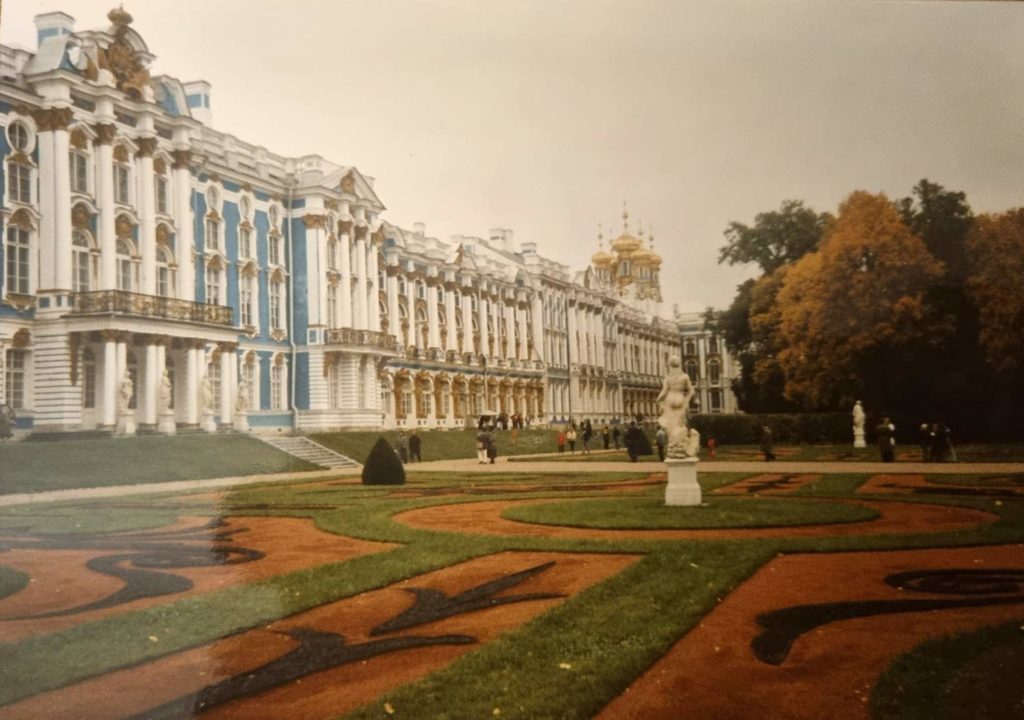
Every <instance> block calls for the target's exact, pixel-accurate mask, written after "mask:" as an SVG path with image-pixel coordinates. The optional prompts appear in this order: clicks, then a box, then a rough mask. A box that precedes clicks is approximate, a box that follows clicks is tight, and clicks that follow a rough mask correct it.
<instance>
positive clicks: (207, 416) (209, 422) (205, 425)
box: [199, 412, 217, 433]
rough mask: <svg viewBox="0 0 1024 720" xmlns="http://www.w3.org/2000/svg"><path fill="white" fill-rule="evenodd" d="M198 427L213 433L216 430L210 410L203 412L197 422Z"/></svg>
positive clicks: (215, 422) (215, 423)
mask: <svg viewBox="0 0 1024 720" xmlns="http://www.w3.org/2000/svg"><path fill="white" fill-rule="evenodd" d="M199 428H200V429H201V430H202V431H203V432H208V433H215V432H217V421H216V420H214V419H213V413H212V412H204V413H203V419H202V422H200V423H199Z"/></svg>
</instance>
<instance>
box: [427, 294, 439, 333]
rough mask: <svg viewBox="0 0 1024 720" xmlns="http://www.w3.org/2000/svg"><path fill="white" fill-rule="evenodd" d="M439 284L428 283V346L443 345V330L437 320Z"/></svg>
mask: <svg viewBox="0 0 1024 720" xmlns="http://www.w3.org/2000/svg"><path fill="white" fill-rule="evenodd" d="M437 287H438V286H437V285H434V284H431V283H430V282H428V283H427V347H429V348H439V347H441V332H440V327H439V325H438V322H437Z"/></svg>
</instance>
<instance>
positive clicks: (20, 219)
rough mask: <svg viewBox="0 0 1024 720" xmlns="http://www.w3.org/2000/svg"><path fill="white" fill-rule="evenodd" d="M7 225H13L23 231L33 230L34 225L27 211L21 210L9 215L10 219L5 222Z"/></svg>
mask: <svg viewBox="0 0 1024 720" xmlns="http://www.w3.org/2000/svg"><path fill="white" fill-rule="evenodd" d="M7 224H8V225H14V226H15V227H20V228H22V229H24V230H33V229H35V225H33V224H32V216H31V215H29V212H28V210H25V209H21V210H18V211H17V212H15V213H14V214H13V215H11V219H10V220H8V221H7Z"/></svg>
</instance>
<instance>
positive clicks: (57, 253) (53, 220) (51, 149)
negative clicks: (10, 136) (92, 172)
mask: <svg viewBox="0 0 1024 720" xmlns="http://www.w3.org/2000/svg"><path fill="white" fill-rule="evenodd" d="M65 113H66V116H65ZM70 118H71V113H70V110H62V109H52V110H43V111H41V112H40V113H39V114H38V115H37V117H36V121H37V122H38V123H39V125H40V131H39V133H38V137H39V170H40V175H41V178H40V182H39V186H38V187H39V216H40V219H39V256H40V259H41V262H40V263H39V287H38V290H39V291H40V292H46V291H53V290H70V289H71V169H70V166H69V163H68V152H69V150H70V148H71V144H70V142H69V137H68V130H67V122H68V121H69V120H70Z"/></svg>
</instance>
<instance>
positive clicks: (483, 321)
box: [477, 291, 491, 357]
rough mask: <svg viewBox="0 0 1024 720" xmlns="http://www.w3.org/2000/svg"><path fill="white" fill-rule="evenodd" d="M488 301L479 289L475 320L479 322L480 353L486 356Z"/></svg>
mask: <svg viewBox="0 0 1024 720" xmlns="http://www.w3.org/2000/svg"><path fill="white" fill-rule="evenodd" d="M488 302H490V301H489V300H486V299H485V298H484V293H483V292H482V291H481V293H480V299H479V300H478V302H477V310H478V313H477V315H478V316H479V317H478V318H477V322H478V323H480V354H481V355H483V356H485V357H486V356H487V355H488V354H489V353H488V352H487V343H488V342H489V341H490V339H491V336H490V334H489V333H488V332H487V304H488Z"/></svg>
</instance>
